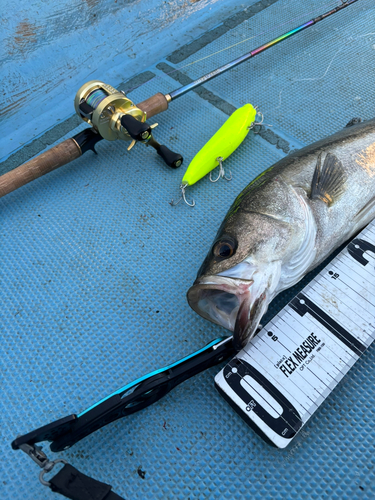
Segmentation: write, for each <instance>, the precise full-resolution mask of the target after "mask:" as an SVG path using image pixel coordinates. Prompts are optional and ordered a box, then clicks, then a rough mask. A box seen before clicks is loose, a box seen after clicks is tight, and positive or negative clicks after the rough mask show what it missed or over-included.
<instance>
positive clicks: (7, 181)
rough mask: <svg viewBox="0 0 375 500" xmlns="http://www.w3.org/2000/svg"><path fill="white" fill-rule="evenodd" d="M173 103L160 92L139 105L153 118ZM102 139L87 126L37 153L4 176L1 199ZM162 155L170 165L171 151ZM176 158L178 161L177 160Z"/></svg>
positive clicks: (1, 179) (71, 159)
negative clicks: (59, 142) (88, 144)
mask: <svg viewBox="0 0 375 500" xmlns="http://www.w3.org/2000/svg"><path fill="white" fill-rule="evenodd" d="M169 102H170V98H169V95H168V94H167V95H166V96H165V95H163V94H162V93H160V92H158V93H157V94H155V95H153V96H152V97H149V98H148V99H146V100H145V101H142V102H141V103H139V104H137V107H138V108H139V109H141V110H142V111H144V112H145V113H147V117H148V118H151V117H152V116H155V115H157V114H159V113H162V112H163V111H166V110H167V109H168V103H169ZM81 134H86V138H85V140H84V141H83V142H84V144H80V141H81ZM101 139H102V137H101V136H100V135H99V134H96V133H95V131H94V130H93V129H86V130H85V131H83V132H81V133H80V134H77V135H76V136H74V137H72V138H71V139H67V140H66V141H64V142H62V143H61V144H58V145H57V146H54V147H53V148H51V149H49V150H48V151H46V152H45V153H42V154H41V155H39V156H36V157H35V158H33V159H32V160H30V161H28V162H27V163H24V164H23V165H20V166H19V167H17V168H15V169H13V170H11V171H10V172H7V173H6V174H4V175H2V176H0V198H1V197H2V196H5V195H6V194H8V193H11V192H12V191H15V190H16V189H18V188H19V187H21V186H24V185H25V184H27V183H29V182H31V181H33V180H34V179H37V178H38V177H41V176H42V175H44V174H47V173H48V172H51V171H52V170H55V169H56V168H59V167H62V166H63V165H66V164H67V163H70V162H71V161H73V160H75V159H77V158H79V157H80V156H81V155H82V154H83V153H85V152H86V151H87V150H88V149H93V147H94V145H95V144H96V142H98V141H100V140H101ZM91 142H93V146H92V147H87V143H91ZM162 148H165V149H167V148H166V147H165V146H162ZM162 151H163V150H162ZM168 151H169V150H168ZM159 154H160V156H162V158H163V159H164V161H165V162H166V163H167V164H168V161H169V158H170V157H169V155H168V154H167V156H165V154H164V156H163V155H162V154H161V153H159ZM165 158H167V159H168V161H167V160H166V159H165ZM174 161H175V162H178V160H177V159H175V160H174ZM172 163H173V162H172ZM170 166H172V165H170ZM174 168H175V167H174Z"/></svg>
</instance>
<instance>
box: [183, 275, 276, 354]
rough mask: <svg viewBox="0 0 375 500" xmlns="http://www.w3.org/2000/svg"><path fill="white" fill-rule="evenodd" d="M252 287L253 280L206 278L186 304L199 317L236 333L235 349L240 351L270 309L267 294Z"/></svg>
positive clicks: (197, 281) (195, 287) (192, 288)
mask: <svg viewBox="0 0 375 500" xmlns="http://www.w3.org/2000/svg"><path fill="white" fill-rule="evenodd" d="M253 285H254V281H253V280H245V279H242V278H230V277H224V276H219V275H216V276H206V277H204V278H198V279H197V280H196V281H195V283H194V285H193V286H192V287H191V288H190V289H189V290H188V292H187V300H188V302H189V305H190V307H191V308H192V309H193V310H194V311H195V312H196V313H198V314H199V315H200V316H202V317H203V318H205V319H207V320H209V321H212V322H213V323H216V324H217V325H220V326H223V327H224V328H226V329H228V330H230V331H232V332H234V335H233V340H234V345H235V348H236V349H237V350H240V349H241V348H242V347H244V346H245V345H246V343H247V342H248V341H249V340H250V339H251V338H252V337H253V336H254V334H255V331H256V328H257V326H258V324H259V321H260V318H261V316H262V315H263V314H264V312H265V309H266V307H267V304H266V295H265V293H261V294H257V293H254V292H255V291H254V292H253V291H252V286H253Z"/></svg>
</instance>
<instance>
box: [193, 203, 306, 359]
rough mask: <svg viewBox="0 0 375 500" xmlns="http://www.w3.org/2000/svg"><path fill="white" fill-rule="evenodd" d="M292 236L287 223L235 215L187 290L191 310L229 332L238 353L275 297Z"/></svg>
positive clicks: (241, 213)
mask: <svg viewBox="0 0 375 500" xmlns="http://www.w3.org/2000/svg"><path fill="white" fill-rule="evenodd" d="M295 236H296V235H295V229H294V226H293V225H292V224H290V223H289V222H288V221H285V220H280V219H277V218H275V217H272V216H269V215H265V214H259V213H254V212H252V213H250V212H246V211H238V212H237V213H234V214H233V215H232V216H229V217H228V216H227V217H226V219H225V220H224V222H223V224H222V226H221V227H220V229H219V231H218V233H217V235H216V237H215V239H214V242H213V244H212V246H211V249H210V251H209V252H208V254H207V256H206V258H205V260H204V262H203V264H202V266H201V267H200V269H199V272H198V275H197V279H196V281H195V282H194V285H193V286H192V287H191V288H190V289H189V290H188V293H187V299H188V302H189V305H190V306H191V308H192V309H193V310H194V311H195V312H197V313H198V314H199V315H201V316H202V317H203V318H205V319H208V320H210V321H212V322H214V323H216V324H218V325H221V326H223V327H224V328H227V329H228V330H231V331H233V332H234V344H235V347H236V348H237V349H238V350H239V349H241V348H242V347H244V346H245V345H246V344H247V342H248V341H249V340H250V339H251V338H252V337H253V336H254V334H255V332H256V330H257V327H258V325H259V322H260V320H261V318H262V316H263V315H264V313H265V312H266V311H267V308H268V304H269V303H270V301H271V300H272V299H273V297H274V296H275V295H276V293H277V288H278V284H279V281H280V276H281V272H282V265H283V262H285V261H287V260H288V258H290V255H291V254H292V252H293V251H294V250H295V246H296V245H295V239H296V238H295Z"/></svg>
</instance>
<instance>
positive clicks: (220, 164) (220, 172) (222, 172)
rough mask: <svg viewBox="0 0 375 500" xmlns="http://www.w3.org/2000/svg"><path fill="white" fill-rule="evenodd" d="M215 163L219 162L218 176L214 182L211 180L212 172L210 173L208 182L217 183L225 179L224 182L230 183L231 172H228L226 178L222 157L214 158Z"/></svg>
mask: <svg viewBox="0 0 375 500" xmlns="http://www.w3.org/2000/svg"><path fill="white" fill-rule="evenodd" d="M216 161H218V162H219V175H218V176H217V177H216V179H215V180H214V179H213V178H212V171H211V172H210V181H211V182H217V181H218V180H219V179H220V178H222V179H225V180H226V181H231V180H232V172H231V171H230V170H229V174H230V177H226V175H225V170H224V167H223V161H224V158H223V157H222V156H219V157H218V158H216Z"/></svg>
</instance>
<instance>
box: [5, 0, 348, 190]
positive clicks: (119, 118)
mask: <svg viewBox="0 0 375 500" xmlns="http://www.w3.org/2000/svg"><path fill="white" fill-rule="evenodd" d="M357 1H358V0H341V2H342V3H341V4H340V5H338V6H337V7H334V8H332V9H331V10H329V11H328V12H325V13H324V14H320V15H319V16H317V17H315V18H313V19H311V20H310V21H308V22H306V23H304V24H301V25H300V26H298V27H297V28H294V29H292V30H290V31H288V32H287V33H285V34H283V35H281V36H279V37H277V38H274V39H273V40H271V41H270V42H268V43H265V44H264V45H261V46H260V47H258V48H256V49H254V50H252V51H250V52H247V53H246V54H244V55H242V56H241V57H238V58H237V59H234V60H233V61H231V62H229V63H227V64H225V65H223V66H221V67H219V68H217V69H215V70H214V71H211V72H210V73H207V74H206V75H204V76H202V77H200V78H198V79H197V80H195V81H193V82H191V83H189V84H187V85H184V86H183V87H180V88H178V89H176V90H173V91H172V92H170V93H169V94H165V95H164V94H162V93H161V92H158V93H156V94H155V95H153V96H152V97H149V98H148V99H146V100H145V101H142V102H140V103H138V104H134V103H133V102H132V101H131V100H130V99H129V98H128V97H126V95H125V93H124V92H120V91H118V90H117V89H115V88H114V87H112V86H110V85H108V84H105V83H103V82H101V81H98V80H92V81H89V82H87V83H85V84H84V85H82V87H81V88H80V89H79V90H78V92H77V94H76V96H75V100H74V107H75V111H76V113H77V114H78V116H79V117H80V118H81V119H82V120H83V121H85V122H86V123H88V124H89V125H91V128H87V129H85V130H83V131H82V132H79V133H78V134H76V135H74V136H73V137H71V138H70V139H66V140H65V141H63V142H61V143H60V144H58V145H57V146H54V147H53V148H51V149H49V150H48V151H46V152H44V153H42V154H41V155H39V156H37V157H35V158H33V159H32V160H30V161H28V162H27V163H24V164H23V165H21V166H19V167H17V168H15V169H14V170H11V171H10V172H7V173H6V174H4V175H2V176H1V177H0V197H2V196H4V195H6V194H8V193H10V192H12V191H14V190H16V189H18V188H19V187H21V186H23V185H25V184H27V183H28V182H31V181H32V180H34V179H37V178H38V177H41V176H42V175H44V174H46V173H48V172H51V171H52V170H55V169H57V168H59V167H62V166H63V165H66V164H67V163H70V162H71V161H73V160H75V159H77V158H79V157H80V156H82V155H83V154H84V153H86V151H90V150H91V151H94V152H95V153H96V151H95V145H96V144H97V143H98V142H99V141H101V140H102V139H106V140H108V141H115V140H117V139H120V140H124V141H131V143H130V145H129V147H128V151H129V150H130V149H132V148H133V146H134V145H135V144H136V143H138V142H140V143H143V144H146V146H151V147H152V148H154V149H155V150H156V152H157V153H158V155H159V156H160V157H161V158H162V159H163V160H164V162H165V163H166V164H167V165H168V166H169V167H171V168H178V167H180V166H181V165H182V162H183V157H182V156H181V155H180V154H179V153H175V152H173V151H171V150H170V149H169V148H168V147H167V146H165V145H162V144H160V143H159V142H158V141H157V140H156V139H155V138H154V137H153V134H152V130H153V129H154V128H155V127H156V126H157V124H156V123H155V124H153V125H149V124H148V123H147V122H146V119H148V118H152V117H153V116H156V115H158V114H159V113H162V112H163V111H166V110H167V109H168V106H169V103H170V102H172V101H174V100H176V99H178V98H179V97H181V96H183V95H185V94H186V93H187V92H190V91H191V90H193V89H195V88H197V87H199V86H200V85H202V84H204V83H206V82H208V81H210V80H212V79H213V78H216V77H217V76H219V75H222V74H223V73H225V72H226V71H229V70H230V69H232V68H234V67H236V66H238V65H239V64H242V63H243V62H245V61H247V60H249V59H251V58H253V57H255V56H256V55H258V54H260V53H262V52H264V51H265V50H267V49H269V48H270V47H273V46H274V45H276V44H278V43H280V42H282V41H283V40H286V39H287V38H289V37H291V36H293V35H295V34H297V33H299V32H301V31H303V30H305V29H307V28H309V27H310V26H313V25H315V24H317V23H318V22H320V21H322V20H323V19H326V18H327V17H329V16H331V15H333V14H335V13H337V12H339V11H341V10H342V9H344V8H346V7H348V6H349V5H352V4H353V3H355V2H357Z"/></svg>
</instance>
